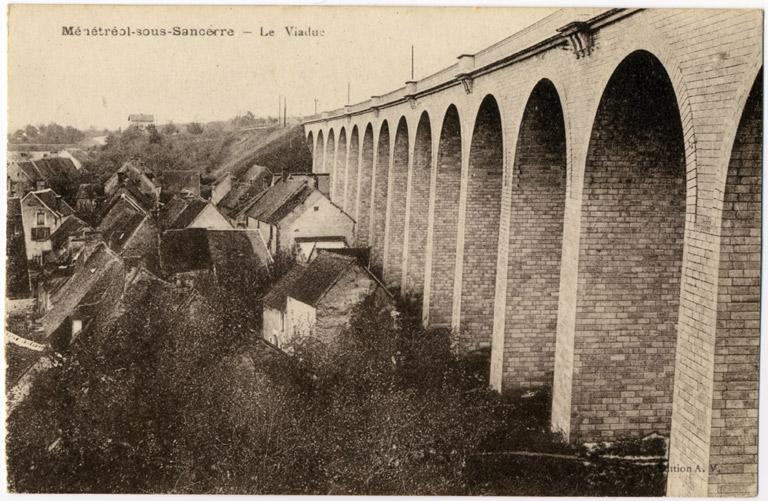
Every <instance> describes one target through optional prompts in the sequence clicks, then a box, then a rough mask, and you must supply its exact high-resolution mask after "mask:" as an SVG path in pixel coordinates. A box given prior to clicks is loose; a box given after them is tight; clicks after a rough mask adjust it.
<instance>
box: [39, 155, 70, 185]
mask: <svg viewBox="0 0 768 501" xmlns="http://www.w3.org/2000/svg"><path fill="white" fill-rule="evenodd" d="M33 163H34V164H35V166H36V167H37V169H38V171H40V173H41V174H42V175H43V177H45V178H46V179H66V180H68V181H70V180H73V179H75V178H76V177H77V167H75V164H74V162H72V160H71V159H69V158H66V157H46V158H40V159H38V160H34V162H33Z"/></svg>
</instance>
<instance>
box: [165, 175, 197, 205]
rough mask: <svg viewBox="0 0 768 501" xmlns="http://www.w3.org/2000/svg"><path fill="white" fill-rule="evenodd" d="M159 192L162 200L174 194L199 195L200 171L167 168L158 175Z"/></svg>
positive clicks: (168, 198)
mask: <svg viewBox="0 0 768 501" xmlns="http://www.w3.org/2000/svg"><path fill="white" fill-rule="evenodd" d="M160 193H161V195H162V198H163V200H170V199H171V198H172V197H173V196H174V195H195V196H198V197H199V196H200V173H199V172H197V171H196V170H168V171H165V172H163V173H162V174H161V175H160Z"/></svg>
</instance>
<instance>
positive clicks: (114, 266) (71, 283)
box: [37, 242, 125, 348]
mask: <svg viewBox="0 0 768 501" xmlns="http://www.w3.org/2000/svg"><path fill="white" fill-rule="evenodd" d="M73 264H74V266H73V269H72V270H71V272H70V273H69V274H68V275H67V276H66V277H59V278H60V279H59V280H55V281H54V280H52V281H50V282H48V283H47V287H46V288H45V290H41V291H40V292H39V293H38V300H39V302H40V303H41V304H40V306H39V309H40V311H42V312H44V315H43V316H42V317H41V318H40V320H39V323H38V326H37V331H38V334H39V337H38V339H43V340H45V341H46V342H47V343H48V344H51V345H52V346H53V347H54V348H61V347H63V346H66V345H67V344H69V343H70V342H71V340H72V339H73V338H74V337H76V336H77V335H78V334H79V333H80V331H81V330H82V326H83V322H84V321H85V320H86V318H87V313H88V311H89V308H90V309H92V306H93V305H95V304H97V303H98V302H99V301H100V300H101V299H102V298H103V296H104V295H105V294H106V293H107V291H109V290H110V289H112V288H115V287H116V288H118V289H119V291H120V292H121V291H122V288H123V275H124V272H125V268H124V266H123V262H122V260H121V259H120V257H119V256H118V255H117V254H115V253H114V252H112V251H111V250H110V249H109V248H108V247H107V246H106V245H105V244H104V243H103V242H95V243H94V244H92V245H89V246H86V247H85V248H84V249H83V251H82V252H81V253H80V254H79V255H78V256H77V258H76V259H75V262H74V263H73ZM78 309H82V310H83V311H80V312H79V314H78Z"/></svg>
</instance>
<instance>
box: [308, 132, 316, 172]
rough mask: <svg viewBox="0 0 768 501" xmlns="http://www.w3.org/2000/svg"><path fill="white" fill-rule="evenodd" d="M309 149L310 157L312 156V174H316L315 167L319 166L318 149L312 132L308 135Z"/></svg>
mask: <svg viewBox="0 0 768 501" xmlns="http://www.w3.org/2000/svg"><path fill="white" fill-rule="evenodd" d="M307 148H308V149H309V153H310V155H312V172H315V167H316V166H317V158H316V155H315V152H316V151H317V149H316V148H315V136H314V134H312V131H309V134H308V135H307Z"/></svg>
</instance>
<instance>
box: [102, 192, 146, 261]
mask: <svg viewBox="0 0 768 501" xmlns="http://www.w3.org/2000/svg"><path fill="white" fill-rule="evenodd" d="M146 218H147V216H146V214H145V213H144V212H143V211H141V210H140V209H137V208H136V206H134V205H133V204H131V203H130V202H129V201H128V200H126V199H125V198H120V199H118V200H116V201H115V203H114V204H113V205H112V207H111V208H110V209H109V212H107V214H106V215H105V216H104V218H103V219H102V220H101V222H100V223H99V227H98V230H99V231H100V232H101V234H102V237H103V238H104V241H105V242H107V243H108V244H109V247H110V248H111V249H113V250H116V251H118V252H119V251H121V250H122V248H123V245H125V243H126V242H127V241H128V239H129V238H130V237H131V235H133V234H134V233H135V232H136V230H137V229H138V228H139V226H141V224H142V223H143V222H144V220H145V219H146Z"/></svg>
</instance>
